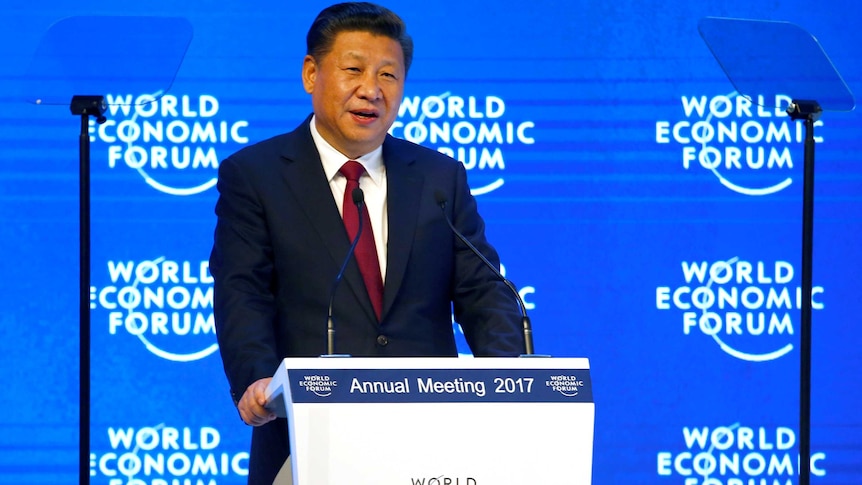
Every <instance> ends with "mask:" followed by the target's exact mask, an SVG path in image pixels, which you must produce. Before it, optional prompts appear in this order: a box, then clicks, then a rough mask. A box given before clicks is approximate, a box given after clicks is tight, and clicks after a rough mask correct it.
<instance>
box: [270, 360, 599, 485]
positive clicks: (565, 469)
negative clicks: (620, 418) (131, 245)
mask: <svg viewBox="0 0 862 485" xmlns="http://www.w3.org/2000/svg"><path fill="white" fill-rule="evenodd" d="M269 392H270V401H272V402H273V403H274V404H275V403H278V401H283V402H284V410H285V411H286V414H287V417H288V428H289V434H290V445H291V450H292V453H291V458H292V473H293V477H292V479H293V483H294V484H296V485H325V484H332V485H336V484H337V485H343V484H346V483H350V484H354V485H389V484H391V485H489V484H494V485H516V484H517V485H523V484H551V483H553V484H579V485H580V484H589V483H590V481H591V474H592V455H593V428H594V419H595V405H594V403H593V398H592V389H591V385H590V376H589V362H588V361H587V359H554V358H544V359H543V358H535V359H530V358H522V359H516V358H514V359H513V358H475V359H473V358H461V359H456V358H386V359H379V358H378V359H369V358H330V359H322V358H310V359H306V358H302V359H285V360H284V362H283V365H282V366H281V367H280V368H279V369H278V371H277V372H276V374H275V375H274V378H273V381H272V384H271V385H270V388H269Z"/></svg>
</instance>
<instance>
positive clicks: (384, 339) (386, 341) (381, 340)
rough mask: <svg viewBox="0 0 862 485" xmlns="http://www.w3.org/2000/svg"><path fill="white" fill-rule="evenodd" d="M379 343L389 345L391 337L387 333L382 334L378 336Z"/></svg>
mask: <svg viewBox="0 0 862 485" xmlns="http://www.w3.org/2000/svg"><path fill="white" fill-rule="evenodd" d="M377 345H382V346H384V347H385V346H387V345H389V338H388V337H387V336H386V335H380V336H378V337H377Z"/></svg>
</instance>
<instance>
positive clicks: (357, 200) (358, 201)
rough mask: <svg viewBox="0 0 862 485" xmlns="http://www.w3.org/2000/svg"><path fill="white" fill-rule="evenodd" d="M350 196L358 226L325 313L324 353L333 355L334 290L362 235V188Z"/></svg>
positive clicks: (333, 283)
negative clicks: (356, 215)
mask: <svg viewBox="0 0 862 485" xmlns="http://www.w3.org/2000/svg"><path fill="white" fill-rule="evenodd" d="M350 196H351V197H352V198H353V204H354V205H356V209H357V210H356V212H357V213H358V214H359V228H358V229H357V231H356V237H354V238H353V241H352V242H351V243H350V248H349V249H348V250H347V256H345V258H344V262H343V263H341V269H340V270H338V274H337V275H335V280H334V281H333V282H332V291H331V292H330V293H329V311H328V312H327V313H326V355H335V322H334V321H333V320H332V303H333V302H334V301H335V290H337V289H338V284H339V283H341V280H342V279H343V278H344V271H345V270H346V269H347V263H349V262H350V258H352V257H353V253H354V252H355V251H356V245H357V244H358V243H359V237H360V236H362V204H364V203H365V194H364V193H363V192H362V189H360V188H359V187H357V188H355V189H353V192H351V193H350Z"/></svg>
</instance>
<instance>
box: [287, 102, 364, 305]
mask: <svg viewBox="0 0 862 485" xmlns="http://www.w3.org/2000/svg"><path fill="white" fill-rule="evenodd" d="M310 119H311V118H310V117H309V119H307V120H306V122H305V123H303V124H302V125H301V126H300V127H299V128H297V129H296V130H295V131H294V132H292V133H291V134H290V136H288V137H287V138H286V140H285V145H284V147H283V148H282V151H281V154H282V157H283V158H284V162H285V163H284V169H283V172H282V176H283V178H284V182H285V184H287V186H288V187H289V189H290V192H291V193H292V194H294V199H295V200H294V202H295V203H296V204H297V205H298V206H299V207H300V208H301V209H302V211H303V212H304V213H305V216H306V218H307V220H308V222H309V225H310V226H311V228H312V229H313V230H314V231H315V232H317V234H318V235H319V236H320V240H321V241H322V242H323V245H324V246H325V247H326V249H327V252H328V253H329V255H330V257H331V258H332V261H333V263H334V264H335V265H336V267H337V268H340V267H341V264H342V262H343V261H344V257H345V256H346V255H347V250H348V249H349V248H350V240H349V238H348V236H347V231H346V230H345V229H344V221H343V220H342V219H341V215H340V214H339V213H338V206H337V205H336V204H335V200H333V198H332V190H331V189H330V188H329V181H328V180H327V179H326V173H325V172H324V171H323V165H322V164H321V162H320V154H319V153H318V152H317V147H315V145H314V141H313V139H312V138H311V131H310V128H309V120H310ZM332 278H333V279H334V278H335V274H333V275H332ZM344 283H346V284H347V286H349V287H350V289H351V291H352V292H353V294H354V296H355V297H356V300H357V301H358V302H360V306H361V307H362V308H363V311H364V312H365V313H366V314H367V316H368V317H369V319H370V321H373V322H376V321H377V317H376V316H375V315H374V308H373V307H372V306H371V300H370V299H369V298H368V292H367V291H366V290H365V283H364V282H363V280H362V275H361V274H360V273H359V267H358V266H357V265H356V260H355V259H351V261H350V264H348V266H347V269H346V270H345V272H344V281H343V282H342V284H344ZM327 296H328V295H327Z"/></svg>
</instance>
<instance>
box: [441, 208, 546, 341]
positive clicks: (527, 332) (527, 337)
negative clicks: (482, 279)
mask: <svg viewBox="0 0 862 485" xmlns="http://www.w3.org/2000/svg"><path fill="white" fill-rule="evenodd" d="M434 197H435V199H436V200H437V204H438V205H439V206H440V211H441V212H442V213H443V219H446V224H449V228H450V229H452V232H453V233H454V234H455V236H457V237H458V239H459V240H461V242H462V243H464V245H466V246H467V247H468V248H470V250H471V251H472V252H473V254H475V255H476V256H478V257H479V259H481V260H482V262H483V263H485V266H487V267H488V268H490V269H491V271H493V272H494V275H495V276H497V278H498V279H500V280H501V281H502V282H503V283H504V284H505V285H506V287H507V288H509V290H511V291H512V293H514V295H515V299H516V300H517V301H518V307H519V310H520V311H521V326H522V328H523V332H524V355H525V356H531V355H534V353H533V326H532V324H531V323H530V317H529V316H527V306H526V305H525V304H524V299H523V298H521V294H520V293H518V289H517V288H515V285H514V284H512V282H511V281H509V280H508V279H507V278H506V277H505V276H503V274H502V273H500V270H498V269H497V267H496V266H494V265H493V264H492V263H491V262H490V261H488V258H486V257H485V255H484V254H482V252H481V251H479V250H478V249H477V248H476V246H474V245H473V243H471V242H470V241H468V240H467V238H466V237H464V235H463V234H461V232H460V231H459V230H458V229H456V228H455V225H454V224H452V221H451V220H450V219H449V216H448V215H447V214H446V196H445V195H444V194H443V192H440V191H437V192H435V193H434Z"/></svg>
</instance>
